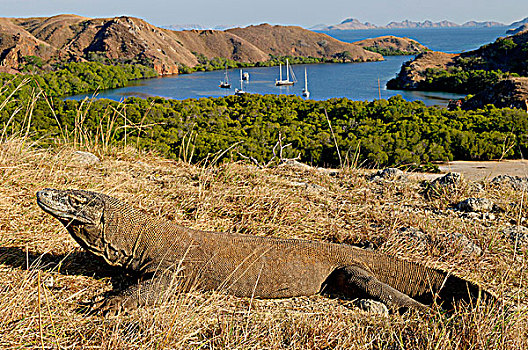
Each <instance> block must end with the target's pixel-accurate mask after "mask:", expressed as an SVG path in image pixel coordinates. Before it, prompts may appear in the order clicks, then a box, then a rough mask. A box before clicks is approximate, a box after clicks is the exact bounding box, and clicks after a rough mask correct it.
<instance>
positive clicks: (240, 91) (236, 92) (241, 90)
mask: <svg viewBox="0 0 528 350" xmlns="http://www.w3.org/2000/svg"><path fill="white" fill-rule="evenodd" d="M243 84H244V81H243V79H242V69H241V70H240V89H235V95H237V96H241V95H244V94H247V92H246V91H244V87H243V86H242V85H243Z"/></svg>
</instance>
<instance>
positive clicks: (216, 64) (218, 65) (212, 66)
mask: <svg viewBox="0 0 528 350" xmlns="http://www.w3.org/2000/svg"><path fill="white" fill-rule="evenodd" d="M194 54H195V56H196V57H197V58H198V63H199V64H198V65H196V66H194V67H188V66H186V65H181V66H180V68H179V69H178V72H179V73H180V74H188V73H193V72H205V71H213V70H219V69H225V67H226V65H227V68H246V67H273V66H278V65H279V63H282V64H286V59H288V61H289V62H290V64H313V63H341V62H353V61H354V60H353V57H352V54H351V53H350V52H348V51H344V52H340V53H337V54H335V55H334V57H332V58H320V57H311V56H310V57H302V56H276V55H270V58H269V59H268V60H267V61H263V62H255V63H251V62H238V61H234V60H231V59H228V58H222V57H214V58H212V59H208V58H207V57H206V56H205V55H203V54H197V53H194Z"/></svg>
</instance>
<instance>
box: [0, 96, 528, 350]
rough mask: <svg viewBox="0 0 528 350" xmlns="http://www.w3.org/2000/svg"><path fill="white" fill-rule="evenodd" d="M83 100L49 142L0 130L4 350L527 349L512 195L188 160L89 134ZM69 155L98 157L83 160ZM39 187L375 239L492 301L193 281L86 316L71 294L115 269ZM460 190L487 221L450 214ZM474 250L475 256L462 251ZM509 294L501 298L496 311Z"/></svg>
mask: <svg viewBox="0 0 528 350" xmlns="http://www.w3.org/2000/svg"><path fill="white" fill-rule="evenodd" d="M2 106H3V105H2ZM2 106H0V107H2ZM2 108H3V107H2ZM83 108H84V107H83ZM83 108H81V109H79V110H78V116H79V118H78V119H76V120H77V121H78V122H77V123H76V124H75V126H74V128H73V129H71V130H68V132H66V131H64V133H63V134H59V135H58V136H54V137H50V138H49V139H48V145H49V146H47V147H45V148H43V147H39V146H38V144H37V143H35V142H34V139H33V138H32V136H34V135H32V132H31V130H32V129H31V127H30V126H31V124H32V123H33V121H34V120H37V119H38V118H37V117H38V116H36V115H33V114H32V112H31V110H29V112H28V113H26V114H24V113H21V114H17V115H15V116H14V118H16V119H17V120H16V122H17V123H18V124H20V125H25V128H23V129H21V131H20V132H15V131H11V129H10V128H9V127H5V126H4V127H3V128H2V129H1V130H0V197H1V198H2V200H1V201H0V212H1V213H2V215H1V216H0V286H1V287H0V310H1V317H0V334H1V336H0V347H2V348H67V347H73V348H89V347H94V348H103V349H136V348H137V349H146V348H158V349H198V348H200V349H204V348H205V349H212V348H215V349H249V348H254V349H281V348H282V349H330V348H335V349H350V348H352V349H356V348H362V349H387V348H397V349H400V348H402V349H438V348H441V349H460V348H474V349H489V348H493V349H522V348H527V347H528V337H527V334H526V329H528V309H527V308H526V303H527V302H528V289H527V287H526V281H527V280H528V270H527V268H526V266H527V260H526V259H527V255H526V254H527V253H528V245H527V244H526V243H525V241H524V240H522V239H520V238H519V239H518V240H513V241H512V240H511V239H510V237H509V236H508V235H506V234H504V233H502V232H503V228H504V227H507V226H509V225H511V224H515V225H520V224H522V223H523V222H524V218H525V217H526V216H527V215H528V212H527V209H526V205H525V203H524V196H523V195H522V194H521V193H520V192H519V190H516V189H515V188H513V187H510V186H508V185H497V184H491V183H489V182H486V183H481V184H475V183H470V182H467V181H462V182H461V183H459V184H458V185H457V186H456V187H453V188H449V189H445V190H442V191H439V192H438V193H437V194H436V195H435V196H432V197H431V196H425V195H424V188H425V187H424V185H423V184H422V183H421V182H420V181H419V180H412V179H410V180H408V181H405V180H382V181H375V182H373V181H370V177H369V176H368V175H369V174H368V172H365V171H362V170H359V169H357V168H354V167H346V168H343V169H340V170H339V171H330V170H318V169H316V168H312V167H303V166H295V164H294V165H287V164H282V162H279V163H281V164H282V165H273V166H270V167H264V168H258V167H256V166H255V165H254V164H253V163H252V162H251V161H250V160H248V161H239V162H234V161H229V162H224V163H222V164H219V163H218V162H217V161H216V160H217V159H218V155H219V154H217V155H211V156H210V157H208V158H206V159H204V160H202V161H201V162H200V163H198V164H190V163H188V162H185V161H183V159H186V158H187V159H188V157H185V155H184V154H182V157H180V159H179V160H178V159H176V160H175V159H172V160H168V159H165V158H163V157H161V156H159V155H157V154H155V153H151V152H145V151H140V150H138V149H137V148H135V145H136V140H135V138H130V139H128V140H127V141H126V143H125V142H123V141H119V142H118V141H116V140H114V139H112V138H111V137H110V136H109V135H111V134H112V133H114V132H116V131H117V130H118V129H119V128H120V126H118V125H116V124H112V123H110V124H108V125H105V126H104V128H102V129H101V130H100V131H101V132H100V133H99V134H97V135H94V134H89V133H88V132H87V130H86V127H87V126H88V124H85V123H86V122H85V119H83V118H82V116H83V115H84V114H85V110H84V109H83ZM61 135H62V136H61ZM192 142H194V141H191V145H189V148H187V150H189V149H191V147H192ZM77 151H90V152H92V153H93V154H95V155H97V156H98V157H99V158H100V161H99V162H96V161H93V162H85V161H83V158H81V155H79V154H78V153H76V152H77ZM275 164H277V163H275ZM46 187H53V188H81V189H88V190H94V191H99V192H103V193H106V194H109V195H112V196H115V197H118V198H121V199H123V200H126V201H128V202H130V203H131V204H132V205H133V206H135V207H137V208H141V209H143V210H145V211H146V212H148V213H150V214H151V215H156V216H160V217H164V218H166V219H169V220H174V221H176V222H178V223H180V224H183V225H186V226H189V227H193V228H199V229H205V230H221V231H227V232H240V233H246V234H252V235H261V236H270V237H288V238H303V239H313V240H321V241H328V242H337V243H349V244H360V245H363V246H371V247H372V248H373V249H376V250H379V251H381V252H384V253H387V254H390V255H394V256H398V257H400V258H402V259H405V260H409V261H415V262H419V263H423V264H426V265H428V266H431V267H439V268H442V269H445V270H447V271H452V272H453V273H455V274H457V275H459V276H461V277H465V278H468V279H470V280H472V281H474V282H477V283H479V284H481V285H483V286H484V287H485V288H486V289H487V290H489V291H491V292H493V293H494V294H496V295H497V296H498V298H499V303H498V304H497V305H493V306H491V307H490V309H477V310H471V309H470V308H468V307H465V306H461V307H460V308H458V309H457V310H456V311H455V312H454V313H453V314H446V313H444V312H443V311H441V310H438V309H436V308H433V309H432V310H431V312H430V313H427V314H417V313H414V312H409V313H406V314H404V315H394V314H393V315H389V316H380V315H375V314H368V313H365V312H363V311H360V310H358V309H357V308H355V307H354V306H353V305H352V303H351V302H343V301H339V300H330V299H327V298H325V297H322V296H313V297H299V298H292V299H285V300H251V299H249V298H235V297H231V296H228V295H225V294H224V293H223V292H222V291H218V292H214V293H213V292H200V291H196V290H195V291H192V292H190V293H183V294H175V295H174V296H173V297H172V298H171V299H170V300H168V301H164V302H162V303H161V304H160V305H159V306H157V307H153V308H144V309H141V310H137V311H135V312H132V313H131V314H128V315H120V316H111V317H110V316H109V317H103V316H101V315H98V314H89V313H87V312H86V309H83V307H82V305H80V304H79V302H81V301H87V300H90V299H91V298H93V297H94V296H96V295H98V294H99V293H100V292H103V291H107V290H109V289H111V286H112V284H119V283H120V278H118V277H117V276H116V271H112V270H108V269H105V268H103V266H102V265H101V264H100V263H99V262H98V261H96V260H94V259H93V258H92V257H90V256H88V255H87V254H85V253H84V252H83V251H82V250H81V249H80V247H79V246H78V245H77V244H76V243H75V242H74V241H73V239H72V238H71V237H70V236H69V235H68V234H67V233H66V231H65V230H64V228H63V227H62V225H61V224H59V222H57V221H56V220H55V219H53V218H52V217H51V216H49V215H47V214H45V213H44V212H42V211H41V210H40V209H39V208H38V206H37V205H36V203H35V192H36V191H37V190H39V189H42V188H46ZM468 197H486V198H489V199H491V200H492V201H494V202H495V204H496V205H497V207H498V208H499V209H498V210H497V211H496V213H495V214H494V217H493V218H491V216H487V218H486V219H475V218H471V217H467V216H464V215H461V213H459V212H457V211H454V210H452V209H450V208H451V207H452V206H453V205H455V204H456V203H458V202H459V201H460V200H462V199H465V198H468ZM475 245H476V246H478V247H480V248H481V252H480V253H476V251H475V250H472V249H467V248H468V247H473V246H475ZM503 304H507V305H511V307H510V308H508V309H507V311H503V310H502V309H501V308H500V307H501V306H502V305H503Z"/></svg>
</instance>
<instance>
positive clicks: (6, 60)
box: [0, 18, 57, 69]
mask: <svg viewBox="0 0 528 350" xmlns="http://www.w3.org/2000/svg"><path fill="white" fill-rule="evenodd" d="M56 54H57V49H56V48H54V47H52V46H51V45H49V44H48V43H46V42H44V41H41V40H39V39H37V38H35V37H34V36H33V35H31V34H30V33H28V32H27V31H25V30H24V29H23V28H21V27H19V26H17V25H16V24H14V23H13V22H11V21H10V20H9V19H7V18H0V66H3V67H6V68H7V69H8V68H17V67H18V64H19V63H20V62H22V57H24V56H39V57H42V58H43V59H45V60H48V59H50V58H51V57H52V56H54V55H56Z"/></svg>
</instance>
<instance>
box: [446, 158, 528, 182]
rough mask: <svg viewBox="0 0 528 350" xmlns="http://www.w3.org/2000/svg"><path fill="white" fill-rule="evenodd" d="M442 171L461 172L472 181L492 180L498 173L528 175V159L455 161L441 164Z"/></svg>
mask: <svg viewBox="0 0 528 350" xmlns="http://www.w3.org/2000/svg"><path fill="white" fill-rule="evenodd" d="M439 168H440V170H441V171H442V172H445V173H447V172H450V171H454V172H457V173H461V174H462V175H463V176H464V177H465V178H466V179H468V180H472V181H481V180H491V179H493V178H494V177H495V176H497V175H511V176H528V160H503V161H482V162H478V161H454V162H449V163H444V164H441V165H439Z"/></svg>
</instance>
